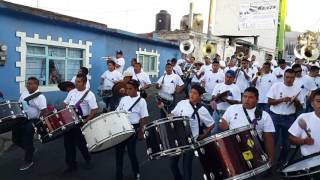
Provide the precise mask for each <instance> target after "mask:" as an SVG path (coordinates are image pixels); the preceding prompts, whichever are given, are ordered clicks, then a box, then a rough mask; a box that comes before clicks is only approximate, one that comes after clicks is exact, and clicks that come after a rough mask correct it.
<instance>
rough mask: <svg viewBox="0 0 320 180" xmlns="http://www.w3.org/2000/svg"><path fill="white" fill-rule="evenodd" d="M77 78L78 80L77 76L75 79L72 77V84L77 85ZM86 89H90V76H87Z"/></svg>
mask: <svg viewBox="0 0 320 180" xmlns="http://www.w3.org/2000/svg"><path fill="white" fill-rule="evenodd" d="M76 78H77V76H73V77H72V79H71V82H73V84H75V83H76ZM86 88H87V89H90V82H89V78H88V75H87V83H86Z"/></svg>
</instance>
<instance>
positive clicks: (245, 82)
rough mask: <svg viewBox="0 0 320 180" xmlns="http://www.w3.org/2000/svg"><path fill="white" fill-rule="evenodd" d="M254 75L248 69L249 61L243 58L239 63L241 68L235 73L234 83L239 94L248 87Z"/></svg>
mask: <svg viewBox="0 0 320 180" xmlns="http://www.w3.org/2000/svg"><path fill="white" fill-rule="evenodd" d="M253 76H254V73H253V71H252V70H251V69H250V68H249V60H248V59H246V58H244V59H242V61H241V67H240V68H239V69H237V71H236V78H235V82H236V85H237V86H238V87H239V89H240V91H241V93H243V92H244V90H245V89H246V88H247V87H249V86H250V82H251V79H252V78H253Z"/></svg>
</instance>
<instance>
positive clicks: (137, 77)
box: [132, 72, 151, 88]
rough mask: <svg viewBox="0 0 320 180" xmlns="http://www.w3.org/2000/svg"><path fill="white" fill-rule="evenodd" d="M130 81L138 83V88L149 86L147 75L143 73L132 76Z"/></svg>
mask: <svg viewBox="0 0 320 180" xmlns="http://www.w3.org/2000/svg"><path fill="white" fill-rule="evenodd" d="M132 79H135V80H137V81H139V82H140V86H139V88H141V87H143V86H145V85H149V84H151V81H150V78H149V76H148V74H146V73H145V72H140V73H139V74H135V73H134V74H133V76H132Z"/></svg>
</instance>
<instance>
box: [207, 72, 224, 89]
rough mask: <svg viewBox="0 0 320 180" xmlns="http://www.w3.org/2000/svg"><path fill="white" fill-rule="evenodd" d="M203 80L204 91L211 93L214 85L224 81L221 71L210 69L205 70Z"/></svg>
mask: <svg viewBox="0 0 320 180" xmlns="http://www.w3.org/2000/svg"><path fill="white" fill-rule="evenodd" d="M203 81H204V88H205V90H206V92H207V93H210V94H212V92H213V89H214V87H215V86H216V85H217V84H219V83H223V82H224V74H223V73H222V72H217V73H214V72H212V71H206V72H205V73H204V76H203Z"/></svg>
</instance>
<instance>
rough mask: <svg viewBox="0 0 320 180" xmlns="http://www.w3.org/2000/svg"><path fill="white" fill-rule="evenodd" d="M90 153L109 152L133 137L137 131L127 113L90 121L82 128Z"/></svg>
mask: <svg viewBox="0 0 320 180" xmlns="http://www.w3.org/2000/svg"><path fill="white" fill-rule="evenodd" d="M81 130H82V133H83V135H84V137H85V139H86V141H87V147H88V150H89V152H92V153H96V152H100V151H103V150H107V149H109V148H111V147H113V146H115V145H117V144H119V143H121V142H123V141H125V140H126V139H128V138H129V137H130V136H132V135H133V134H134V133H135V131H134V129H133V126H132V125H131V123H130V122H129V120H128V115H127V113H125V112H118V111H113V112H109V113H104V114H101V115H100V116H98V117H96V118H94V119H92V120H90V121H89V122H88V123H86V124H85V125H84V126H83V127H82V128H81Z"/></svg>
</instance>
